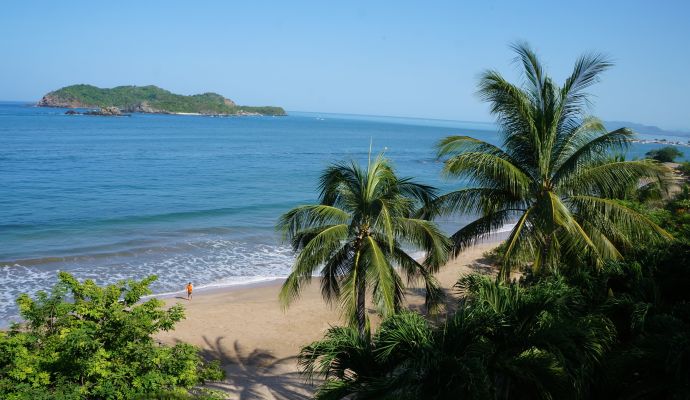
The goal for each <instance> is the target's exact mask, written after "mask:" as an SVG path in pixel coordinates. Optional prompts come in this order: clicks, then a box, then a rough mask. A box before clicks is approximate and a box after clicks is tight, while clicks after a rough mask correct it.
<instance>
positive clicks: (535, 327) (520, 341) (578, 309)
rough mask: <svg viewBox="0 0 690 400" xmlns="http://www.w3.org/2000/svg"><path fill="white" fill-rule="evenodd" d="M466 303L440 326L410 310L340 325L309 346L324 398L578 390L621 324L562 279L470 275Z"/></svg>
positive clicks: (310, 367) (305, 360) (307, 364)
mask: <svg viewBox="0 0 690 400" xmlns="http://www.w3.org/2000/svg"><path fill="white" fill-rule="evenodd" d="M460 284H462V286H463V288H464V289H465V290H466V291H467V296H466V297H465V300H464V302H463V303H462V304H461V305H460V309H459V310H458V311H457V312H456V313H455V314H454V315H453V316H451V317H450V318H448V320H447V321H446V323H445V324H443V325H442V326H440V327H433V326H431V325H430V324H429V323H428V322H427V321H426V320H425V319H424V318H423V317H422V316H421V315H419V314H416V313H404V314H399V315H397V316H394V317H391V318H389V319H387V320H385V321H384V322H383V324H382V325H381V327H380V329H379V330H378V332H377V333H376V334H375V335H374V336H373V337H372V338H371V339H368V338H364V339H361V338H359V337H358V336H356V335H355V334H354V333H353V332H352V331H351V328H332V329H330V330H329V332H328V333H327V335H326V338H325V339H324V340H321V341H318V342H315V343H313V344H311V345H309V346H306V347H305V348H303V349H302V352H301V354H300V361H301V364H302V365H303V367H304V369H305V371H306V372H307V373H308V374H310V375H311V374H313V373H315V372H318V373H319V374H320V375H323V376H325V377H326V378H327V380H326V383H325V384H323V386H322V387H321V389H320V391H319V392H318V395H317V398H320V399H340V398H343V397H344V396H345V395H348V394H353V393H354V394H356V395H357V397H356V398H357V399H364V398H367V399H383V398H386V399H446V398H469V399H535V398H576V397H582V396H583V395H585V394H586V391H587V386H586V382H587V381H588V380H590V379H591V377H592V374H593V371H594V368H595V367H596V365H597V364H598V362H599V361H600V360H601V358H602V357H603V355H604V353H605V352H606V350H607V349H608V348H609V347H610V345H611V343H612V342H613V338H614V328H613V324H612V323H611V322H610V321H609V320H608V319H607V318H605V317H604V316H602V315H598V314H592V313H590V312H588V311H587V310H586V308H585V307H583V298H582V296H581V295H580V293H578V291H577V290H575V289H573V288H571V287H569V286H567V285H566V284H565V283H564V281H563V280H554V281H549V282H544V283H539V284H536V285H534V286H533V287H531V288H529V289H524V288H521V287H519V286H518V285H517V284H510V285H503V284H498V283H496V282H494V281H493V280H492V279H490V278H486V277H482V276H479V275H470V276H467V277H466V278H464V279H463V280H462V281H461V282H460Z"/></svg>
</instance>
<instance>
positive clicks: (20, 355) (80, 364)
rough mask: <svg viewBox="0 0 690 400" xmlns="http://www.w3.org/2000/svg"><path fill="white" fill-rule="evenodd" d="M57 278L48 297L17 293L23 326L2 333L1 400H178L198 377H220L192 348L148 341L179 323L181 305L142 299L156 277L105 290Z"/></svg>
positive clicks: (63, 274) (63, 275)
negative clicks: (163, 399) (160, 398)
mask: <svg viewBox="0 0 690 400" xmlns="http://www.w3.org/2000/svg"><path fill="white" fill-rule="evenodd" d="M58 276H59V282H58V284H57V285H56V286H55V287H54V288H53V290H52V292H51V293H50V294H48V293H47V292H43V291H41V292H39V293H38V294H37V295H36V298H34V299H32V298H30V297H29V296H28V295H25V294H24V295H21V296H20V297H19V299H18V300H17V303H18V304H19V310H20V313H21V316H22V317H23V318H24V320H25V321H26V323H25V324H22V325H15V326H13V327H12V328H11V329H10V331H8V332H2V333H0V398H3V399H25V398H32V399H33V400H37V399H134V398H153V397H154V396H157V395H159V394H160V393H162V392H165V393H167V394H166V395H167V396H178V397H184V396H187V395H188V389H191V388H193V387H195V386H197V385H199V384H200V383H202V382H203V381H204V380H207V379H208V380H219V379H222V377H223V373H222V371H221V370H220V368H219V366H218V362H217V361H216V362H212V363H205V362H204V361H203V360H202V359H201V357H200V355H199V353H198V351H197V349H196V348H194V347H193V346H191V345H189V344H186V343H178V344H176V345H175V346H163V345H159V344H157V343H156V342H155V340H154V339H153V337H152V335H154V334H155V333H157V332H159V331H161V330H166V331H167V330H170V329H172V328H173V327H174V325H175V323H177V322H178V321H180V320H181V319H183V318H184V310H183V308H182V306H181V305H175V306H172V307H170V308H169V309H167V310H164V309H163V308H162V306H163V305H164V304H163V302H162V301H161V300H159V299H156V298H151V299H148V300H146V301H141V298H142V296H144V295H146V294H149V293H151V291H150V290H149V285H150V284H151V283H152V282H153V281H154V280H156V277H155V276H151V277H148V278H146V279H144V280H142V281H138V282H137V281H133V280H129V281H126V282H124V281H123V282H119V283H117V284H114V285H108V286H106V287H99V286H98V285H96V284H95V283H94V282H93V281H91V280H86V281H85V282H83V283H80V282H79V281H77V280H76V279H75V278H74V277H73V276H72V275H70V274H68V273H66V272H60V273H59V275H58Z"/></svg>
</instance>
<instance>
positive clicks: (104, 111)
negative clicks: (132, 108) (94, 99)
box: [84, 107, 123, 117]
mask: <svg viewBox="0 0 690 400" xmlns="http://www.w3.org/2000/svg"><path fill="white" fill-rule="evenodd" d="M84 114H85V115H100V116H103V117H120V116H122V115H123V114H122V111H120V109H119V108H117V107H101V109H100V110H96V111H87V112H85V113H84Z"/></svg>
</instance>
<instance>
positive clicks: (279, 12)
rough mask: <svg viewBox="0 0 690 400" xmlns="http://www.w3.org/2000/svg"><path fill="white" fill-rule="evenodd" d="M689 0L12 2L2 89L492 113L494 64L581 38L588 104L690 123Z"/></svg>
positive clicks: (5, 10) (649, 119) (390, 111)
mask: <svg viewBox="0 0 690 400" xmlns="http://www.w3.org/2000/svg"><path fill="white" fill-rule="evenodd" d="M688 21H690V2H686V1H662V2H651V1H592V2H590V1H577V2H573V1H569V2H554V1H548V2H547V1H545V2H539V1H529V2H526V1H521V2H517V1H516V2H500V1H474V2H463V1H450V2H442V1H433V2H421V1H416V2H412V1H409V2H408V1H390V2H388V1H376V2H374V1H363V2H357V1H349V2H341V3H339V4H334V2H325V1H320V2H317V1H314V2H303V1H289V2H288V1H281V2H278V1H276V2H265V1H244V2H230V1H217V2H214V1H196V2H191V1H189V2H175V1H160V2H157V1H146V2H144V1H138V2H134V1H132V2H128V1H119V2H98V1H88V2H86V1H85V2H80V1H70V2H38V1H21V2H5V3H3V5H2V9H1V10H0V59H1V60H2V61H1V62H0V99H1V100H37V99H39V98H40V97H41V96H42V95H43V94H44V93H45V92H48V91H50V90H54V89H57V88H59V87H62V86H66V85H70V84H74V83H90V84H94V85H97V86H101V87H112V86H117V85H125V84H136V85H146V84H155V85H158V86H161V87H163V88H166V89H169V90H171V91H173V92H178V93H183V94H193V93H199V92H205V91H215V92H218V93H221V94H223V95H225V96H226V97H229V98H231V99H233V100H235V101H237V102H238V103H240V104H250V105H262V104H270V105H281V106H283V107H285V108H286V109H288V110H300V111H318V112H339V113H357V114H371V115H396V116H409V117H427V118H441V119H457V120H470V121H489V120H491V117H490V115H489V114H488V111H487V106H486V105H485V104H483V103H481V102H480V101H479V99H478V98H477V96H476V95H475V93H474V92H475V89H476V83H477V76H478V74H479V73H480V72H481V71H482V70H484V69H486V68H493V69H497V70H499V71H501V72H502V73H504V74H505V75H506V76H508V77H510V78H511V79H516V78H517V69H516V65H514V64H512V63H511V60H512V58H513V54H512V53H511V51H510V49H509V47H508V45H509V44H510V43H511V42H515V41H517V40H524V41H527V42H529V43H530V44H531V45H532V46H533V47H534V48H535V49H536V50H537V51H538V53H539V54H540V56H541V58H542V60H543V61H544V63H545V64H546V66H547V67H548V69H549V71H550V73H551V74H552V75H553V76H554V77H555V78H556V79H557V80H559V81H560V80H562V79H564V77H565V76H567V74H568V73H569V71H570V69H571V67H572V64H573V62H574V61H575V59H576V58H577V56H579V55H580V54H582V53H584V52H587V51H599V52H603V53H606V54H608V55H609V56H610V57H611V58H612V59H613V60H614V61H615V62H616V66H615V68H613V69H612V70H610V71H609V72H608V73H606V75H605V76H604V79H603V81H602V83H600V84H599V85H598V86H597V87H596V88H594V89H592V93H593V94H595V95H596V99H595V105H596V108H595V109H594V110H593V112H594V114H596V115H598V116H600V117H601V118H603V119H606V120H628V121H634V122H639V123H646V124H654V125H658V126H661V127H663V128H667V129H683V130H690V117H689V116H690V106H689V105H688V104H690V102H689V101H688V98H687V96H688V93H690V45H689V44H688V42H689V40H690V24H689V23H688Z"/></svg>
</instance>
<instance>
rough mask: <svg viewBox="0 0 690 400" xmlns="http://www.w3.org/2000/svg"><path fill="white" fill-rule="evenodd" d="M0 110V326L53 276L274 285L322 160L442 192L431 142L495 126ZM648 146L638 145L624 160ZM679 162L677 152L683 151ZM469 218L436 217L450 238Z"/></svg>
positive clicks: (287, 262)
mask: <svg viewBox="0 0 690 400" xmlns="http://www.w3.org/2000/svg"><path fill="white" fill-rule="evenodd" d="M65 111H66V110H64V109H53V108H36V107H32V106H31V105H29V104H25V103H8V102H4V103H0V190H1V191H2V192H1V193H2V195H1V196H0V282H2V284H3V290H0V324H2V325H6V324H7V323H8V322H10V321H14V320H16V319H17V308H16V305H15V303H14V301H15V299H16V297H17V296H19V295H20V294H21V293H29V294H34V293H36V292H37V291H38V290H47V289H50V288H51V287H52V285H53V284H54V283H55V282H56V281H57V272H58V271H68V272H70V273H72V274H74V275H76V276H77V277H78V278H79V279H87V278H88V279H93V280H95V281H96V282H97V283H99V284H106V283H113V282H116V281H118V280H122V279H130V278H132V279H140V278H142V277H145V276H148V275H151V274H155V275H157V276H158V280H157V281H156V282H155V283H154V284H153V285H152V289H153V291H154V292H155V293H156V294H166V293H168V294H169V293H174V292H179V291H182V290H183V289H184V286H185V284H186V283H187V282H188V281H192V282H194V283H195V286H196V288H204V287H219V286H229V285H238V284H244V283H249V282H258V281H262V280H268V279H275V278H277V277H284V276H286V275H287V274H288V273H289V271H290V266H291V262H292V260H293V255H292V253H291V251H290V249H289V248H288V247H287V246H285V245H284V244H281V243H280V240H279V236H278V235H277V233H276V232H275V230H274V224H275V222H276V220H277V219H278V217H279V216H280V215H281V214H282V213H284V212H286V211H288V210H289V209H290V208H292V207H294V206H296V205H299V204H307V203H312V202H314V201H315V200H316V197H317V188H316V185H317V178H318V176H319V174H320V172H321V171H322V170H323V169H324V168H325V167H326V166H328V165H329V164H330V163H334V162H337V161H343V160H345V161H347V160H350V159H355V160H359V161H361V162H366V159H367V156H368V152H369V146H370V143H371V144H372V147H373V150H374V153H379V152H385V154H386V156H387V157H388V158H389V159H390V160H392V161H393V163H394V165H395V166H396V169H397V171H398V174H399V175H401V176H412V177H415V178H416V180H418V181H420V182H424V183H427V184H431V185H434V186H436V187H438V188H439V189H440V191H441V192H443V191H448V190H451V189H453V188H456V187H459V186H462V185H463V182H457V181H448V180H445V179H443V178H442V177H441V176H440V171H441V163H440V162H438V161H437V160H436V159H435V156H434V150H433V145H434V143H435V142H437V141H438V140H439V139H440V138H442V137H444V136H448V135H453V134H468V135H472V136H476V137H478V138H482V139H484V140H488V141H490V142H494V143H496V142H497V140H498V135H497V133H496V131H495V128H494V126H493V125H492V124H487V123H472V122H459V121H442V120H426V119H408V118H392V117H390V118H389V117H367V116H356V115H336V114H319V113H300V112H291V113H290V115H289V116H287V117H222V118H220V117H216V118H214V117H204V116H173V115H150V114H134V115H132V116H131V117H117V118H115V117H96V116H81V115H80V116H68V115H65V114H64V113H65ZM654 147H658V146H655V145H635V146H634V147H633V148H632V150H631V153H630V155H629V156H631V157H636V156H640V155H642V154H643V153H644V152H646V151H648V150H649V149H651V148H654ZM686 153H687V152H686ZM467 221H469V219H468V217H458V218H449V219H447V220H444V221H441V225H442V227H443V228H444V229H445V230H447V231H450V230H452V229H457V228H458V227H460V226H462V225H463V224H465V223H467Z"/></svg>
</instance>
